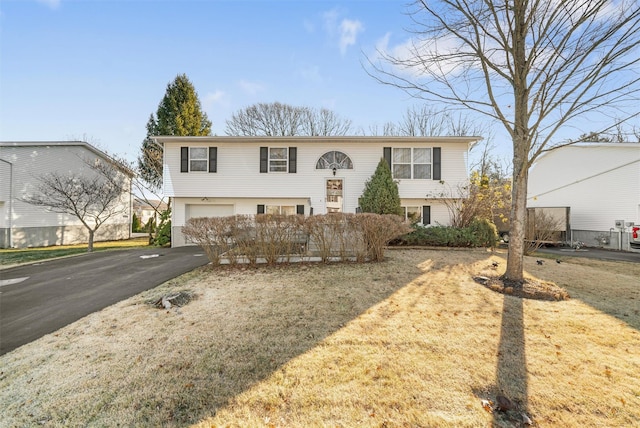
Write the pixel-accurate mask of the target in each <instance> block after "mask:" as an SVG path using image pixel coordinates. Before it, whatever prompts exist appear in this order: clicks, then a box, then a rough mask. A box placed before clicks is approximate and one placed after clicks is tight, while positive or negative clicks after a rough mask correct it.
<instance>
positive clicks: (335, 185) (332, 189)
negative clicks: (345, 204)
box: [327, 178, 343, 214]
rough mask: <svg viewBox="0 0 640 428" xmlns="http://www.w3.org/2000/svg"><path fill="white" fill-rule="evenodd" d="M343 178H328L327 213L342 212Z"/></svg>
mask: <svg viewBox="0 0 640 428" xmlns="http://www.w3.org/2000/svg"><path fill="white" fill-rule="evenodd" d="M342 196H343V195H342V179H335V178H332V179H330V180H327V214H328V213H341V212H342Z"/></svg>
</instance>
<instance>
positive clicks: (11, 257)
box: [0, 237, 149, 266]
mask: <svg viewBox="0 0 640 428" xmlns="http://www.w3.org/2000/svg"><path fill="white" fill-rule="evenodd" d="M147 245H149V238H147V237H142V238H133V239H127V240H121V241H101V242H94V244H93V251H104V250H113V249H119V248H134V247H145V246H147ZM86 252H87V244H75V245H54V246H51V247H38V248H27V249H4V248H3V249H0V266H8V265H15V264H22V263H30V262H37V261H40V260H46V259H53V258H58V257H67V256H72V255H75V254H84V253H86Z"/></svg>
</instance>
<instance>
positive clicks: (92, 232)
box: [87, 229, 96, 253]
mask: <svg viewBox="0 0 640 428" xmlns="http://www.w3.org/2000/svg"><path fill="white" fill-rule="evenodd" d="M95 233H96V231H95V230H93V229H89V245H88V246H87V252H88V253H90V252H92V251H93V235H94V234H95Z"/></svg>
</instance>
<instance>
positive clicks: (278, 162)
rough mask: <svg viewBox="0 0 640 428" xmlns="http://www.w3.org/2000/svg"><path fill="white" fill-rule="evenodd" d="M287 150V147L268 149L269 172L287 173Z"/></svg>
mask: <svg viewBox="0 0 640 428" xmlns="http://www.w3.org/2000/svg"><path fill="white" fill-rule="evenodd" d="M288 161H289V149H288V148H287V147H270V148H269V172H287V171H288Z"/></svg>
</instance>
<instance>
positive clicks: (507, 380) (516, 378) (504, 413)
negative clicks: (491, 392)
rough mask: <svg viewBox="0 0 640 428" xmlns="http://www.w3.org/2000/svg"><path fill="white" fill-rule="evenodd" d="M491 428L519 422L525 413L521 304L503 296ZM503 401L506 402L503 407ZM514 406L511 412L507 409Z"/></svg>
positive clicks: (525, 392)
mask: <svg viewBox="0 0 640 428" xmlns="http://www.w3.org/2000/svg"><path fill="white" fill-rule="evenodd" d="M496 393H497V396H496V397H497V398H496V404H497V406H498V409H497V411H495V412H494V414H493V415H494V418H493V422H494V426H504V425H505V422H507V424H509V423H511V424H512V423H518V422H522V415H521V412H523V413H525V414H527V413H528V384H527V355H526V350H525V337H524V318H523V301H522V299H520V298H517V297H510V296H505V298H504V301H503V307H502V325H501V329H500V344H499V345H498V364H497V367H496ZM499 397H505V398H506V399H507V400H508V401H507V402H506V403H502V402H501V401H503V400H502V399H500V398H499ZM510 405H513V408H509V407H510Z"/></svg>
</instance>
